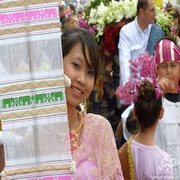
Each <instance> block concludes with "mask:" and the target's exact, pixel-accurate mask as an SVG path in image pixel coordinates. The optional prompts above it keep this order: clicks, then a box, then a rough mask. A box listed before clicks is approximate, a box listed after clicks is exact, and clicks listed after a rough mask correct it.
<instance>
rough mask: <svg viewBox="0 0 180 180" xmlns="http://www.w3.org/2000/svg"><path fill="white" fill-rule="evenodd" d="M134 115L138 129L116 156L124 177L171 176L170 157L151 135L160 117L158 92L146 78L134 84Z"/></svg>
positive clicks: (138, 178)
mask: <svg viewBox="0 0 180 180" xmlns="http://www.w3.org/2000/svg"><path fill="white" fill-rule="evenodd" d="M137 94H138V95H137V98H135V102H134V109H133V114H134V118H135V119H136V120H137V121H138V124H139V131H138V133H137V134H136V135H134V136H132V137H131V138H130V140H128V141H127V142H126V143H125V144H124V145H123V146H122V147H121V148H120V149H119V158H120V161H121V165H122V170H123V175H124V178H125V179H129V180H131V179H137V180H144V179H173V170H172V161H171V159H170V156H169V155H168V154H167V153H166V152H165V151H163V150H161V149H160V148H159V147H158V146H157V145H156V143H155V140H154V134H155V130H156V126H157V124H158V120H159V119H161V118H162V116H163V113H164V109H163V107H162V99H161V95H162V94H161V91H159V89H158V88H156V87H155V86H154V85H153V83H151V81H150V80H148V79H143V80H142V81H140V82H139V84H137Z"/></svg>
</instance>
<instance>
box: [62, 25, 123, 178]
mask: <svg viewBox="0 0 180 180" xmlns="http://www.w3.org/2000/svg"><path fill="white" fill-rule="evenodd" d="M62 52H63V65H64V74H65V75H67V76H68V77H69V78H70V79H71V86H70V87H66V99H67V112H68V120H69V130H70V132H71V134H72V135H75V140H71V150H72V158H73V160H74V161H75V162H76V169H77V170H76V173H75V174H74V179H78V180H81V179H82V180H85V179H93V180H94V179H101V180H103V179H116V180H118V179H124V178H123V175H122V171H121V165H120V163H119V159H118V152H117V148H116V143H115V138H114V134H113V131H112V128H111V125H110V123H109V121H107V120H106V119H105V118H104V117H102V116H100V115H95V114H91V113H89V114H86V113H85V111H84V112H79V111H77V109H76V107H77V106H78V105H79V104H81V103H84V102H85V101H86V99H87V98H88V97H89V95H90V93H91V91H92V90H93V87H94V85H95V82H96V79H97V77H98V69H99V54H98V52H99V50H98V46H97V43H96V41H95V40H94V38H93V37H92V35H91V34H90V33H89V32H87V31H85V30H83V29H80V28H72V29H68V30H66V31H65V32H64V33H63V34H62Z"/></svg>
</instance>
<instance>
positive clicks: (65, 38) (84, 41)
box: [62, 27, 99, 82]
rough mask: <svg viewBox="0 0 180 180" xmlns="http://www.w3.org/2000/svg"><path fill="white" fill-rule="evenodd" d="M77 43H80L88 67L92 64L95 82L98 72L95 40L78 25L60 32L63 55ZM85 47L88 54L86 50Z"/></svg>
mask: <svg viewBox="0 0 180 180" xmlns="http://www.w3.org/2000/svg"><path fill="white" fill-rule="evenodd" d="M77 43H80V44H81V47H82V52H83V55H84V57H85V60H86V63H87V65H88V67H91V66H92V70H93V71H94V80H95V82H96V80H97V77H98V73H99V48H98V44H97V42H96V41H95V39H94V38H93V36H92V35H91V34H90V33H89V32H88V31H86V30H85V29H82V28H79V27H76V28H71V29H67V30H65V31H64V33H63V34H62V52H63V57H65V56H66V55H68V54H69V52H70V51H71V49H72V48H73V47H74V46H75V45H76V44H77ZM86 47H87V49H88V53H89V54H87V52H86ZM88 55H89V57H90V63H89V62H88V60H87V57H88Z"/></svg>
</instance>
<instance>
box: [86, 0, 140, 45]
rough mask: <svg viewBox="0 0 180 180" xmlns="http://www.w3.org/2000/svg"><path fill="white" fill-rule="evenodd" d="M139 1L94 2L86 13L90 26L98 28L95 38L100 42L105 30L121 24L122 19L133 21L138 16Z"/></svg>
mask: <svg viewBox="0 0 180 180" xmlns="http://www.w3.org/2000/svg"><path fill="white" fill-rule="evenodd" d="M136 4H137V0H132V1H131V0H124V1H119V2H117V1H115V0H112V1H109V2H108V1H107V2H106V1H105V3H104V2H103V1H99V0H97V1H93V2H91V5H90V7H89V9H88V12H87V13H86V19H87V21H88V26H87V27H90V26H96V33H95V34H94V38H95V39H96V40H97V41H98V42H99V40H100V37H101V36H102V35H103V34H104V29H105V28H106V27H107V26H108V25H110V24H115V23H117V22H120V21H121V20H122V19H124V18H125V19H131V18H134V17H135V16H136Z"/></svg>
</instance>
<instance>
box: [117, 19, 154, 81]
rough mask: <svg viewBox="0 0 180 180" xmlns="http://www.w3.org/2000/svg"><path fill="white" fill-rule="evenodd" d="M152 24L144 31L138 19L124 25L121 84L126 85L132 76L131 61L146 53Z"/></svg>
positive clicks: (121, 37)
mask: <svg viewBox="0 0 180 180" xmlns="http://www.w3.org/2000/svg"><path fill="white" fill-rule="evenodd" d="M151 26H152V24H150V25H148V27H147V28H146V29H145V30H144V31H142V30H141V28H140V27H139V25H138V22H137V17H136V18H135V20H134V21H132V22H130V23H128V24H126V25H124V26H123V27H122V28H121V30H120V32H119V43H118V49H119V65H120V84H125V83H126V82H127V80H128V78H129V77H130V76H131V73H130V69H129V67H130V63H129V60H134V59H136V58H137V57H138V54H142V53H144V52H146V49H147V45H148V39H149V35H150V31H151Z"/></svg>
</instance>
